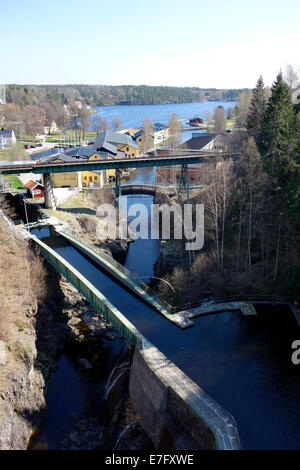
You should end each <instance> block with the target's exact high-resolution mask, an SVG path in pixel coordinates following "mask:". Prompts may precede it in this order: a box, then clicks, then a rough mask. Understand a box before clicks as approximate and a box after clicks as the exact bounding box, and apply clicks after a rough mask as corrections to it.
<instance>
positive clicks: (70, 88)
mask: <svg viewBox="0 0 300 470" xmlns="http://www.w3.org/2000/svg"><path fill="white" fill-rule="evenodd" d="M241 92H242V90H241V89H216V88H198V87H169V86H147V85H124V86H109V85H13V84H11V85H7V87H6V95H7V102H8V103H15V104H18V105H21V106H26V105H38V104H39V103H40V102H43V101H47V102H48V103H50V104H52V105H55V104H59V105H63V104H67V103H68V101H69V100H70V99H71V100H83V101H84V102H85V104H87V105H89V106H105V105H117V104H161V103H189V102H198V101H206V100H211V101H235V100H237V98H238V96H239V95H240V93H241Z"/></svg>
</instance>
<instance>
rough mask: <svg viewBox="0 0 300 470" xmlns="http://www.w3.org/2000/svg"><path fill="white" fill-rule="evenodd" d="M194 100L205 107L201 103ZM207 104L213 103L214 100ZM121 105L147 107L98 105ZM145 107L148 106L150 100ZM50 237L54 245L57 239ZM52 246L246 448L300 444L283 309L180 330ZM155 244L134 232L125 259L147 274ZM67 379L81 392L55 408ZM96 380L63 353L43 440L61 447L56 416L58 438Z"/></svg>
mask: <svg viewBox="0 0 300 470" xmlns="http://www.w3.org/2000/svg"><path fill="white" fill-rule="evenodd" d="M200 104H201V105H202V106H203V107H204V108H203V109H205V103H200ZM188 105H190V104H188ZM188 105H159V108H160V111H155V113H157V114H152V116H151V117H152V119H153V121H154V122H156V121H160V122H166V120H167V118H168V114H169V113H170V112H176V111H170V109H172V107H173V106H175V109H177V113H178V116H179V117H181V116H182V114H181V115H180V114H179V112H178V109H179V108H180V107H182V108H183V109H185V107H186V109H188V111H187V112H188V115H187V116H186V117H193V115H195V114H198V115H200V116H201V113H200V112H199V110H198V111H196V109H197V105H199V103H192V104H191V105H192V107H193V109H194V112H191V107H189V106H188ZM210 105H211V106H215V105H216V103H210ZM228 105H229V103H228ZM121 108H122V109H121ZM126 108H129V110H130V111H129V113H130V114H127V118H126V120H125V119H123V126H129V125H130V126H136V125H141V120H142V119H143V117H144V116H145V108H147V107H144V106H130V107H128V106H118V107H106V108H103V111H102V110H99V113H103V116H105V117H106V118H107V119H109V120H110V121H111V119H112V118H113V117H114V116H117V115H118V117H119V118H120V119H121V120H122V113H126ZM142 108H143V109H144V111H143V112H142V113H141V114H140V113H139V112H138V111H139V110H141V109H142ZM148 108H149V114H150V111H151V108H153V107H152V106H149V107H148ZM155 108H156V107H155ZM163 108H165V111H163ZM173 109H174V108H173ZM135 110H136V114H135V112H134V111H135ZM105 113H106V114H105ZM117 113H119V114H117ZM163 113H164V114H163ZM124 115H125V114H124ZM150 115H151V114H150ZM153 181H155V169H154V168H142V169H137V170H135V171H134V172H132V173H131V174H130V178H129V181H128V183H130V184H134V183H136V184H143V183H144V184H151V183H153ZM123 198H124V197H123ZM126 199H127V203H128V206H130V205H131V204H133V203H135V202H143V203H145V202H146V204H147V205H149V204H150V203H151V201H152V198H151V197H150V198H149V197H147V198H144V197H143V198H141V196H139V197H136V198H133V197H128V196H126ZM47 230H48V229H43V230H42V231H38V230H35V234H36V235H37V236H39V237H40V238H42V239H43V237H44V236H45V235H46V236H47V235H48V232H47ZM52 243H53V247H55V245H56V241H55V240H53V241H52V242H51V244H52ZM55 249H56V251H58V252H59V254H60V255H61V256H63V257H64V258H66V259H67V260H68V261H69V262H71V263H72V264H73V265H74V266H75V267H76V268H77V269H78V270H79V271H80V272H81V273H82V274H83V275H85V276H86V277H87V279H89V280H90V281H91V282H93V284H94V285H95V286H96V287H98V288H99V289H100V290H101V292H103V294H104V295H105V296H107V298H108V299H110V300H111V302H112V303H113V304H114V305H115V306H116V307H117V308H118V309H119V310H121V311H122V312H123V314H125V315H126V316H127V317H128V319H129V320H130V321H131V322H132V323H133V324H134V325H135V326H136V327H137V328H138V330H140V331H141V332H142V333H143V334H144V335H145V336H146V337H147V338H148V339H149V340H150V341H151V342H152V343H153V344H155V345H156V346H157V347H158V348H159V349H160V350H161V351H162V352H163V353H164V354H166V355H167V356H168V357H169V358H170V359H171V360H172V361H173V362H174V363H175V364H177V365H178V366H179V367H180V368H181V369H182V370H183V371H184V372H185V373H187V374H188V375H189V376H190V377H191V378H192V379H193V380H194V381H195V382H196V383H198V384H199V386H200V387H202V388H203V389H204V390H205V391H206V392H207V393H208V394H209V395H211V396H212V397H213V398H214V399H215V400H216V401H217V402H219V403H220V405H221V406H223V407H224V408H225V409H226V410H227V411H229V412H230V413H231V414H232V415H233V416H234V418H235V419H236V421H237V424H238V429H239V432H240V436H241V441H242V445H243V448H244V449H299V448H300V424H299V423H300V398H299V389H300V375H299V372H298V369H297V366H295V365H293V364H292V362H291V352H292V351H291V344H292V341H293V340H294V339H296V337H297V331H299V325H298V324H297V322H296V320H295V318H294V317H293V315H292V313H291V312H290V311H289V310H284V309H283V308H275V307H268V308H267V307H260V308H259V315H257V316H250V317H243V316H242V315H241V314H240V313H238V312H227V313H221V314H214V315H207V316H204V317H201V318H198V319H195V326H194V327H193V328H191V329H189V330H186V331H181V330H180V329H178V328H177V327H176V326H174V325H173V324H171V323H170V322H168V321H167V320H166V319H165V318H164V317H162V316H161V315H159V314H158V313H157V312H154V311H153V310H152V309H151V308H150V307H149V306H147V305H143V304H142V303H141V301H139V306H138V308H136V307H134V306H133V305H132V295H131V294H130V293H128V292H126V291H124V289H122V288H121V287H120V286H118V285H116V284H115V283H113V284H112V281H111V279H109V278H107V276H106V275H105V274H104V273H102V272H101V271H100V270H99V269H98V268H96V267H95V266H93V265H92V264H91V263H89V261H88V260H87V259H85V258H84V256H82V255H81V254H80V253H79V252H77V250H75V249H74V248H73V247H71V246H70V245H69V244H68V243H67V242H66V243H64V244H63V246H62V245H61V241H60V243H59V244H58V245H57V248H55ZM159 251H160V240H136V241H135V242H134V243H132V244H131V245H130V248H129V250H128V254H127V258H126V260H125V266H126V267H127V268H128V269H129V270H130V271H132V272H133V273H135V274H136V275H137V276H140V277H142V278H144V279H143V280H147V278H150V277H151V275H152V274H153V264H154V263H155V261H156V260H157V258H158V256H159ZM64 371H66V373H64ZM66 380H67V381H70V382H71V384H72V383H74V387H75V388H76V384H77V383H79V386H78V393H79V396H80V398H79V401H78V403H76V401H74V403H73V401H71V403H70V406H69V403H68V400H69V398H68V397H69V394H70V393H71V392H70V391H69V392H68V390H71V389H72V385H70V384H68V387H66V394H65V395H66V396H65V397H64V395H63V396H61V399H62V400H61V401H62V404H63V403H66V409H65V412H63V407H60V408H58V405H57V399H56V397H57V396H58V394H59V391H60V390H61V388H62V387H64V382H65V381H66ZM99 388H100V389H101V388H103V383H102V382H101V381H100V383H99V382H97V383H93V382H90V381H88V383H87V381H86V377H83V378H82V372H80V371H78V369H77V368H75V366H74V365H73V363H72V360H71V358H70V357H69V358H66V357H65V356H63V358H62V360H61V362H60V363H59V368H58V371H57V372H56V373H55V374H54V377H53V382H52V384H51V385H50V387H49V395H48V399H47V414H46V416H45V421H44V425H43V428H42V430H43V431H44V433H45V435H48V436H47V437H46V440H47V441H48V443H49V441H50V442H51V439H52V445H49V448H58V447H59V444H58V440H57V439H54V438H53V436H54V434H55V423H56V422H57V421H56V420H60V421H61V423H62V426H63V423H64V419H67V420H68V421H69V425H68V424H67V426H66V429H65V430H64V432H62V433H61V435H60V436H59V441H61V439H62V437H63V435H65V434H66V433H67V432H69V430H70V429H69V427H70V426H72V424H71V419H70V413H71V408H72V409H73V411H74V408H75V409H76V407H77V406H78V407H79V411H81V407H82V404H80V402H81V401H82V400H86V401H87V402H88V401H89V398H88V397H89V396H90V395H91V394H92V395H93V394H94V393H95V391H96V393H97V389H98V394H100V395H101V393H100V390H99ZM68 407H69V408H68ZM47 417H48V418H47ZM46 431H47V432H46ZM53 439H54V441H53Z"/></svg>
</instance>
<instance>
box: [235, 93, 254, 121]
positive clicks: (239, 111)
mask: <svg viewBox="0 0 300 470" xmlns="http://www.w3.org/2000/svg"><path fill="white" fill-rule="evenodd" d="M250 101H251V92H249V91H245V90H244V91H242V93H241V94H240V96H239V103H238V106H237V107H236V109H235V112H236V122H235V125H236V127H237V128H240V127H246V126H247V116H248V111H249V106H250Z"/></svg>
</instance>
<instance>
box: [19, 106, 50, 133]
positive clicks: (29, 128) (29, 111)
mask: <svg viewBox="0 0 300 470" xmlns="http://www.w3.org/2000/svg"><path fill="white" fill-rule="evenodd" d="M24 124H25V132H26V134H28V135H31V136H32V137H34V136H35V135H36V134H38V133H39V132H41V131H43V128H44V124H45V111H44V110H43V109H42V108H39V107H38V106H31V105H28V106H25V108H24Z"/></svg>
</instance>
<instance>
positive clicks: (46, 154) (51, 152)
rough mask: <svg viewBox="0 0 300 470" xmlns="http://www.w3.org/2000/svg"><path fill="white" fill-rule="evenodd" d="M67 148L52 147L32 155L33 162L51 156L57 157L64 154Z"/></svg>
mask: <svg viewBox="0 0 300 470" xmlns="http://www.w3.org/2000/svg"><path fill="white" fill-rule="evenodd" d="M64 151H65V148H62V147H52V148H50V149H48V150H42V151H41V152H36V153H31V154H30V158H31V160H39V159H40V158H45V157H50V156H51V155H54V154H55V155H57V154H58V153H63V152H64Z"/></svg>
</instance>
